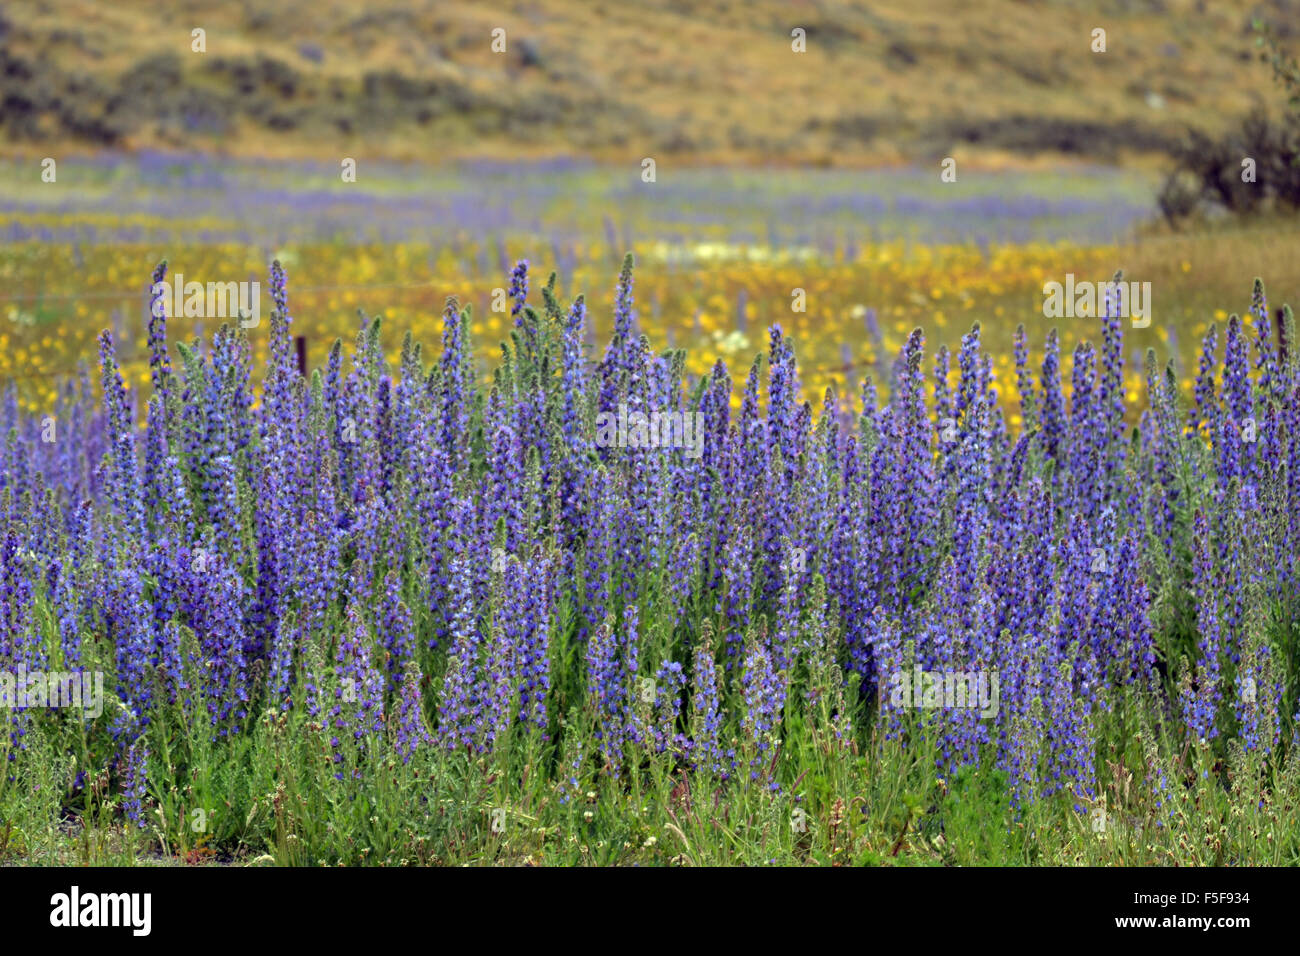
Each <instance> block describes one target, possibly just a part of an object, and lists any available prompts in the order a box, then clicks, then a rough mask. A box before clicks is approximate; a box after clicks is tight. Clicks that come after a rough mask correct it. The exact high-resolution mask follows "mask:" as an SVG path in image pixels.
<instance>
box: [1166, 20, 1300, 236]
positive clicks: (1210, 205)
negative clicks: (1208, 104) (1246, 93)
mask: <svg viewBox="0 0 1300 956" xmlns="http://www.w3.org/2000/svg"><path fill="white" fill-rule="evenodd" d="M1255 29H1256V31H1257V33H1258V34H1259V35H1258V36H1257V37H1256V45H1257V47H1258V48H1259V50H1260V54H1259V56H1260V60H1261V61H1263V62H1265V63H1268V64H1269V65H1270V66H1271V67H1272V69H1273V79H1274V80H1275V81H1276V82H1277V84H1278V85H1279V86H1281V87H1282V89H1283V90H1284V91H1285V93H1286V94H1287V110H1286V111H1285V112H1284V114H1283V115H1282V117H1281V118H1280V119H1279V118H1276V117H1274V116H1271V115H1270V113H1269V111H1268V110H1266V109H1264V108H1262V107H1261V108H1257V109H1256V110H1255V111H1254V112H1252V113H1251V114H1250V115H1249V116H1248V117H1247V118H1246V119H1245V120H1244V121H1243V122H1242V124H1241V128H1240V129H1239V130H1237V131H1235V132H1233V133H1229V134H1228V135H1226V136H1224V137H1221V138H1215V137H1212V136H1209V135H1207V134H1205V133H1204V132H1201V131H1199V130H1193V131H1191V132H1190V133H1189V134H1188V136H1187V137H1186V139H1185V140H1184V141H1183V143H1182V144H1181V145H1179V146H1177V147H1175V149H1174V150H1173V153H1174V156H1175V158H1176V160H1177V166H1176V167H1175V169H1174V170H1173V172H1171V173H1170V174H1169V178H1168V179H1167V180H1166V181H1165V185H1164V187H1163V188H1162V189H1161V191H1160V194H1159V196H1158V198H1157V201H1158V203H1159V206H1160V211H1161V213H1163V214H1164V216H1165V218H1166V219H1168V220H1169V221H1170V222H1171V223H1175V224H1176V223H1178V222H1181V221H1183V220H1185V219H1187V218H1189V217H1191V216H1194V215H1197V214H1203V213H1207V212H1209V213H1212V212H1215V211H1217V212H1223V211H1227V212H1229V213H1252V212H1259V211H1264V210H1275V209H1288V210H1292V209H1297V208H1300V66H1298V65H1297V63H1296V60H1295V58H1294V57H1292V56H1289V55H1288V54H1286V53H1285V52H1284V51H1283V50H1282V49H1281V47H1280V46H1279V45H1278V40H1277V37H1276V35H1275V34H1274V33H1273V32H1272V31H1271V30H1270V29H1269V28H1268V27H1267V26H1266V25H1264V24H1262V23H1260V22H1258V21H1257V22H1256V24H1255Z"/></svg>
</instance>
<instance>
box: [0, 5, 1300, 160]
mask: <svg viewBox="0 0 1300 956" xmlns="http://www.w3.org/2000/svg"><path fill="white" fill-rule="evenodd" d="M267 7H268V4H267V3H266V2H265V0H245V2H243V3H231V4H223V5H220V6H215V7H214V6H213V5H212V4H210V3H208V2H206V0H179V2H174V3H168V4H167V5H166V8H165V12H160V10H159V8H158V5H157V4H154V3H148V2H145V0H114V2H112V3H105V2H102V0H96V2H87V0H53V2H44V0H20V2H11V3H9V4H8V5H7V6H4V7H3V8H0V10H2V14H0V15H2V16H3V21H2V22H0V131H2V132H3V134H4V139H5V140H6V141H7V143H8V144H9V145H8V147H7V148H8V149H10V150H14V149H17V150H19V151H23V152H34V151H37V150H40V149H44V148H47V147H48V146H50V144H58V145H60V146H63V147H68V146H74V147H81V148H83V149H84V148H87V147H101V146H107V147H113V148H140V147H161V148H167V149H182V150H199V151H222V152H230V153H239V154H247V155H259V154H260V155H299V156H317V157H321V156H332V155H336V154H337V155H385V156H389V157H397V158H424V159H436V158H440V157H447V156H502V155H511V156H519V155H555V154H569V155H579V154H580V155H585V156H592V157H596V158H600V159H616V160H618V161H631V162H634V163H639V162H640V160H641V158H642V157H643V156H654V157H656V158H657V159H658V158H660V157H670V156H671V157H685V158H687V159H689V160H692V161H696V162H716V161H721V162H731V161H738V162H804V163H808V162H811V163H824V164H836V165H839V164H845V165H855V164H859V163H864V162H876V161H890V160H917V159H926V160H928V159H930V158H933V157H936V156H943V155H947V154H950V153H951V152H952V151H953V150H954V149H959V150H963V151H964V152H965V153H967V154H969V153H972V152H984V153H1015V154H1030V153H1034V152H1039V151H1043V150H1048V151H1055V152H1063V153H1070V154H1076V155H1080V156H1084V157H1089V158H1099V159H1107V160H1109V159H1115V158H1118V157H1122V156H1125V155H1135V154H1136V155H1140V154H1143V153H1148V154H1149V153H1153V152H1157V151H1159V150H1161V149H1162V147H1163V146H1164V145H1165V144H1166V143H1168V142H1169V141H1170V140H1171V139H1172V138H1173V137H1176V136H1177V135H1179V134H1180V133H1181V132H1182V131H1183V130H1185V129H1186V128H1187V126H1188V125H1198V126H1201V127H1202V128H1205V129H1207V130H1209V131H1212V132H1218V131H1220V130H1221V129H1222V128H1224V127H1226V126H1227V125H1229V124H1231V123H1232V122H1234V121H1235V118H1236V117H1238V116H1240V115H1241V114H1242V113H1244V112H1246V111H1247V110H1248V109H1250V108H1251V106H1252V105H1253V104H1254V103H1257V102H1274V101H1275V100H1276V97H1275V95H1274V93H1273V90H1272V88H1271V86H1270V83H1269V78H1268V75H1267V71H1266V69H1265V68H1264V67H1262V66H1261V65H1259V64H1258V63H1255V62H1252V57H1251V52H1250V51H1251V45H1252V37H1251V31H1250V21H1251V17H1252V16H1253V15H1258V16H1263V17H1265V18H1266V19H1268V20H1269V21H1270V22H1271V23H1273V24H1274V26H1275V28H1276V29H1277V31H1278V32H1279V34H1281V35H1282V36H1283V37H1284V38H1289V39H1288V40H1287V42H1288V43H1290V44H1291V45H1292V46H1294V37H1295V36H1296V34H1297V33H1300V6H1298V5H1297V4H1296V3H1295V2H1294V0H1270V2H1266V3H1261V4H1253V3H1243V2H1240V0H1232V2H1216V3H1213V4H1211V3H1208V2H1204V0H1145V2H1142V0H1112V2H1107V3H1103V4H1098V3H1097V2H1095V0H1091V2H1090V0H1059V2H1044V0H1024V2H1011V0H969V2H962V3H953V2H951V0H885V2H880V3H872V4H870V5H869V6H868V5H866V4H862V3H837V2H809V0H803V2H793V3H792V2H789V0H785V2H778V0H654V2H643V3H635V4H631V3H622V2H616V0H596V2H593V0H526V2H515V3H501V4H484V3H477V2H465V0H418V2H405V3H394V2H391V0H284V2H275V3H273V4H271V5H270V8H269V9H267ZM1099 7H1100V9H1098V8H1099ZM498 27H499V28H503V29H504V30H505V31H506V49H505V52H504V53H494V52H493V51H492V49H491V43H492V31H493V30H494V29H495V28H498ZM796 27H798V28H801V29H803V30H804V31H806V36H807V52H805V53H795V52H793V51H792V49H791V31H792V29H794V28H796ZM1097 27H1100V28H1104V29H1105V30H1106V31H1107V38H1106V39H1107V51H1106V52H1105V53H1093V52H1092V51H1091V49H1090V44H1091V33H1092V30H1093V29H1094V28H1097ZM195 28H202V29H203V30H205V31H206V52H204V53H196V52H192V50H191V31H192V30H193V29H195Z"/></svg>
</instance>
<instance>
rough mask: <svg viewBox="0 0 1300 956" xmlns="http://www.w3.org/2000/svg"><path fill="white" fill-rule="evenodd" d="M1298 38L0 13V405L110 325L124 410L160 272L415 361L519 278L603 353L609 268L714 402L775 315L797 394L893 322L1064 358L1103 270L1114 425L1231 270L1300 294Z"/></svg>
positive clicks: (1142, 27)
mask: <svg viewBox="0 0 1300 956" xmlns="http://www.w3.org/2000/svg"><path fill="white" fill-rule="evenodd" d="M1098 31H1104V32H1102V33H1099V32H1098ZM1298 40H1300V3H1296V2H1293V0H1269V2H1261V3H1244V2H1235V0H1229V2H1213V3H1211V2H1201V0H1186V2H1182V0H1144V2H1139V0H1114V2H1102V3H1098V2H1074V0H1056V2H1049V0H1022V2H1016V0H973V2H966V3H960V4H955V3H948V2H933V0H908V2H904V0H896V2H879V3H871V4H865V3H851V2H812V0H805V2H781V3H777V2H770V0H745V2H739V0H737V2H710V0H649V2H642V3H637V4H626V3H617V2H596V0H528V2H519V3H482V2H473V3H471V2H459V0H438V2H400V3H399V2H376V0H311V2H290V0H285V2H278V0H258V2H244V3H223V4H212V3H199V2H185V0H182V2H169V3H167V4H165V5H163V6H162V7H160V6H159V5H158V4H155V3H144V2H141V0H114V2H111V3H109V2H97V0H53V2H8V3H3V4H0V237H2V241H3V245H2V247H0V380H10V381H12V382H14V383H15V386H16V388H17V391H18V396H19V400H20V401H21V402H22V403H23V404H24V405H27V406H29V407H41V406H43V405H47V404H48V403H51V402H52V401H53V398H54V391H55V385H56V381H57V378H58V377H59V376H60V375H63V374H68V373H71V372H73V371H74V370H75V369H76V367H77V364H78V362H79V361H80V360H83V359H85V360H90V361H93V356H94V337H95V335H96V334H97V333H98V331H99V330H100V329H101V328H112V329H114V330H115V333H116V335H117V340H118V342H119V354H120V355H121V357H122V358H123V359H124V360H125V367H126V370H127V371H128V372H129V373H130V376H131V384H132V385H140V384H143V383H144V382H147V380H148V374H147V369H146V367H145V361H146V355H147V350H146V346H145V322H146V315H147V308H148V301H147V295H146V290H147V286H148V282H149V275H150V272H151V271H152V269H153V267H154V265H155V264H156V263H157V261H158V260H160V259H162V258H167V259H168V260H169V263H170V267H171V271H172V272H173V273H175V272H180V273H183V274H184V275H185V276H186V277H187V279H197V280H199V281H223V282H224V281H236V280H239V281H242V280H250V279H253V280H257V279H260V280H261V281H262V286H263V296H264V308H263V314H264V315H266V314H269V310H270V305H269V297H268V296H267V292H268V290H267V288H266V286H267V283H266V268H267V265H268V263H269V261H270V260H271V259H272V258H274V257H279V258H280V259H281V261H282V262H283V263H284V265H285V267H286V269H287V270H288V272H289V282H290V286H289V290H290V303H291V311H292V312H293V316H294V330H295V332H296V333H297V334H300V335H303V336H305V337H306V339H307V349H308V359H309V362H310V363H311V364H313V365H315V364H317V363H319V362H320V361H321V360H322V359H323V357H324V355H325V353H326V352H327V350H328V349H329V346H330V345H331V343H332V342H333V341H334V339H335V338H336V337H339V336H342V337H343V338H344V339H345V341H350V339H351V337H352V336H353V335H354V334H355V331H356V329H357V327H358V321H359V320H358V315H357V310H358V309H360V310H363V311H364V312H365V313H366V314H367V315H382V316H383V317H384V318H385V325H384V327H385V344H386V346H388V347H389V348H390V349H391V350H392V352H393V353H394V354H396V351H397V349H398V347H399V345H400V341H401V336H402V334H403V332H404V331H405V330H406V329H407V328H413V329H414V330H415V332H416V336H417V338H419V339H421V340H423V341H424V342H425V343H426V347H430V346H436V344H437V339H438V335H439V329H440V321H439V313H440V311H441V308H442V303H443V299H444V298H445V297H446V296H447V295H451V294H455V295H457V296H459V297H460V298H461V300H462V301H468V302H471V303H473V304H474V307H475V316H476V319H477V323H476V328H475V335H476V342H477V345H478V347H479V348H480V350H481V352H482V354H483V355H484V356H485V357H486V356H491V355H493V354H495V353H496V351H497V348H496V346H497V342H499V341H500V339H501V338H502V337H504V336H505V335H506V334H508V330H507V322H508V316H505V315H502V314H499V313H493V312H492V311H491V310H490V303H491V299H492V291H493V289H494V288H497V287H501V286H505V285H507V272H508V270H509V269H510V267H511V265H512V264H513V262H514V261H515V260H516V259H519V258H527V259H528V260H529V261H530V262H531V264H532V269H533V275H534V283H535V284H540V283H541V282H543V281H544V280H545V277H546V275H547V274H548V273H549V272H550V271H552V270H554V271H557V272H558V274H559V277H558V280H557V285H558V287H559V288H560V290H561V291H562V292H563V293H564V295H565V296H572V295H574V294H576V293H578V292H582V293H585V294H586V295H587V296H588V299H589V301H590V302H591V304H592V306H593V308H592V312H591V314H592V318H593V319H594V322H595V330H594V334H595V335H596V336H597V337H601V336H603V333H604V332H606V331H607V330H608V328H609V326H610V321H611V313H612V299H613V285H614V279H615V276H616V274H617V270H618V263H619V262H620V261H621V258H622V254H623V253H624V252H625V251H627V250H631V251H633V252H634V253H635V255H636V257H637V264H638V269H637V280H636V281H637V286H636V305H637V310H638V322H639V324H640V327H641V328H642V330H643V331H644V332H645V333H646V334H647V335H649V337H650V340H651V342H652V344H653V345H654V346H655V347H667V346H669V345H673V346H685V347H688V348H689V349H690V364H691V367H692V368H693V369H694V370H695V371H703V370H704V369H705V368H707V367H708V366H709V365H710V364H711V363H712V361H713V359H714V358H715V357H722V358H725V359H726V360H727V361H728V363H729V364H730V365H731V366H732V368H733V371H736V369H737V367H740V368H741V369H742V371H743V368H745V367H747V366H748V365H749V363H750V362H751V361H752V360H753V358H754V356H755V355H756V354H757V353H758V352H760V351H763V350H764V349H765V347H766V332H765V329H766V326H767V325H769V324H771V323H773V322H780V323H781V324H782V326H783V327H784V328H785V329H786V330H787V331H788V332H790V333H791V334H792V335H793V337H794V340H795V346H796V349H797V351H798V354H799V356H800V361H801V367H802V369H803V372H802V375H803V384H804V388H805V394H806V395H807V396H810V397H811V396H817V395H819V394H820V390H821V389H822V388H823V387H825V386H827V385H831V384H834V385H836V386H837V388H839V389H840V390H841V392H843V391H844V390H846V389H847V390H849V391H850V392H852V391H855V390H856V389H857V388H858V387H859V386H860V383H861V380H862V378H863V377H864V376H866V375H871V376H873V377H875V378H876V379H877V380H878V381H883V382H887V380H888V374H887V369H888V367H889V365H890V364H891V363H892V358H893V355H894V354H895V352H896V350H897V348H898V347H899V346H900V345H901V344H902V341H903V339H904V337H905V336H906V334H907V333H908V332H909V331H910V330H911V329H912V328H914V327H916V326H918V325H919V326H921V327H922V328H923V329H924V330H925V332H926V335H927V339H928V341H929V342H930V344H931V346H932V347H933V346H934V345H937V344H939V343H946V344H950V345H951V344H954V343H956V342H957V340H958V339H959V338H960V336H961V335H962V334H963V333H964V332H966V331H967V330H968V329H969V328H970V325H971V323H972V322H974V321H979V322H980V323H981V325H982V327H983V329H984V336H985V341H986V343H988V345H989V346H990V347H991V350H992V351H993V352H995V353H996V354H998V355H1000V356H1001V357H1002V360H1003V363H1004V366H1009V364H1010V361H1011V347H1010V342H1011V337H1012V335H1013V333H1014V330H1015V328H1016V326H1017V325H1019V324H1021V323H1023V324H1024V325H1025V327H1026V330H1027V332H1028V333H1029V336H1030V341H1031V342H1032V343H1036V344H1039V345H1041V342H1042V340H1043V338H1044V337H1045V336H1046V334H1047V331H1048V329H1049V328H1050V327H1051V326H1052V325H1054V324H1060V325H1062V326H1063V327H1062V333H1063V337H1064V339H1065V341H1066V343H1069V344H1071V345H1072V344H1073V342H1074V341H1077V340H1078V339H1079V338H1083V337H1088V336H1092V335H1093V334H1094V327H1095V322H1093V321H1090V320H1088V319H1086V318H1080V319H1064V320H1050V319H1047V318H1044V316H1043V314H1042V303H1043V294H1042V287H1043V284H1044V283H1045V282H1050V281H1064V278H1065V275H1066V274H1067V273H1073V274H1075V276H1076V277H1078V278H1080V279H1090V280H1093V281H1101V280H1105V279H1107V278H1109V277H1110V276H1111V274H1112V273H1113V272H1114V271H1115V270H1116V269H1118V268H1122V269H1123V270H1124V272H1125V276H1126V278H1128V279H1131V280H1134V281H1149V282H1151V283H1152V299H1153V316H1152V323H1151V325H1150V327H1149V328H1147V329H1143V330H1139V331H1134V332H1131V333H1129V335H1128V339H1127V341H1128V344H1129V346H1131V348H1132V349H1133V355H1132V356H1131V358H1130V362H1129V372H1130V376H1131V388H1130V390H1131V392H1132V397H1133V398H1134V400H1137V398H1138V395H1139V391H1140V390H1139V388H1138V379H1139V377H1140V374H1141V362H1140V361H1139V360H1138V358H1139V356H1140V354H1141V353H1142V352H1144V351H1145V349H1146V348H1147V347H1148V346H1151V347H1155V348H1157V350H1159V351H1160V352H1161V353H1162V355H1164V356H1172V357H1174V358H1175V359H1176V361H1177V362H1178V363H1179V364H1180V368H1181V369H1183V370H1184V371H1186V370H1187V369H1189V368H1191V369H1194V368H1195V350H1196V348H1197V347H1198V343H1199V339H1200V337H1201V336H1202V335H1203V334H1204V332H1205V330H1206V328H1207V327H1208V325H1209V323H1211V322H1214V321H1220V322H1221V321H1223V320H1224V319H1225V318H1226V317H1227V315H1228V314H1229V312H1233V311H1237V312H1244V311H1245V309H1246V306H1247V305H1248V303H1249V295H1250V289H1251V282H1252V280H1253V279H1254V277H1255V276H1260V277H1262V278H1263V279H1264V280H1265V283H1266V285H1267V287H1268V289H1269V292H1270V301H1271V302H1274V303H1275V304H1280V303H1281V302H1282V301H1291V302H1292V303H1295V302H1296V301H1297V299H1298V298H1300V296H1297V295H1296V293H1297V291H1300V288H1298V287H1300V255H1297V254H1298V253H1300V222H1298V217H1297V216H1296V205H1297V203H1300V158H1298V157H1300V122H1298V120H1297V116H1298V115H1300V104H1297V102H1296V101H1295V99H1294V94H1296V93H1297V91H1298V89H1297V84H1296V79H1297V75H1298V74H1297V71H1296V67H1295V61H1294V59H1293V57H1294V55H1295V53H1296V49H1297V46H1300V43H1298V42H1297V41H1298ZM1247 158H1249V159H1251V160H1252V161H1253V163H1254V166H1253V173H1252V175H1253V181H1249V182H1248V181H1244V179H1243V165H1242V164H1243V160H1245V159H1247ZM647 160H652V161H653V165H652V167H650V166H648V165H647V162H646V161H647ZM50 161H52V164H51V162H50ZM948 161H950V162H948ZM349 162H350V163H351V164H352V166H353V167H354V169H355V176H354V177H349V176H348V175H347V170H348V167H349ZM650 168H652V169H653V177H652V179H651V178H648V172H647V171H648V169H650ZM945 168H947V169H949V170H950V175H949V176H948V177H946V180H945V178H944V177H942V176H941V173H942V172H943V171H944V169H945ZM795 289H802V290H804V292H805V294H806V311H803V312H796V311H793V310H792V308H791V304H792V290H795ZM207 324H208V325H209V326H211V325H212V324H213V323H211V322H209V323H207ZM203 325H204V323H203V322H201V321H199V320H193V319H174V320H173V321H172V323H171V324H170V328H169V332H170V334H172V335H173V336H176V337H181V338H185V339H190V338H193V337H194V336H197V335H202V334H210V333H211V332H213V331H215V328H212V327H208V328H204V327H203ZM249 338H250V341H251V342H252V345H253V348H254V350H255V352H257V353H259V354H264V351H265V345H266V338H267V334H266V327H265V323H264V324H263V326H262V327H261V328H259V329H253V330H250V331H249ZM1000 371H1001V372H1002V376H1001V378H1002V381H1004V382H1005V381H1007V378H1006V377H1005V367H1004V368H1003V369H1000ZM1004 391H1005V390H1004Z"/></svg>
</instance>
